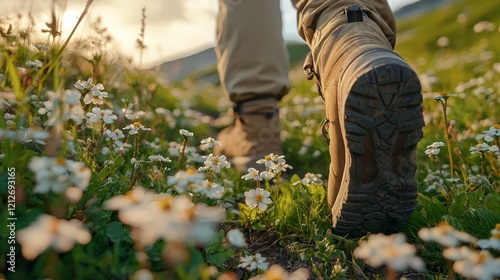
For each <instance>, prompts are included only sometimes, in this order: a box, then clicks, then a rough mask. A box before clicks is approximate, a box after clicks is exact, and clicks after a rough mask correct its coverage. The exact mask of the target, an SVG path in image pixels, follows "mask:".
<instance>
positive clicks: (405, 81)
mask: <svg viewBox="0 0 500 280" xmlns="http://www.w3.org/2000/svg"><path fill="white" fill-rule="evenodd" d="M353 2H354V1H353ZM329 28H330V30H329V32H324V31H325V30H328V28H324V29H323V30H322V32H324V33H323V34H327V35H324V36H323V37H322V36H321V35H320V36H317V37H318V38H315V40H316V41H313V42H312V45H311V50H312V61H311V60H310V61H309V62H308V61H306V63H305V65H304V69H305V71H306V73H307V74H309V76H315V77H316V78H317V82H318V86H319V88H320V92H321V94H322V96H323V98H324V100H325V105H326V118H327V127H325V129H327V130H328V135H329V138H330V140H329V147H330V157H331V164H330V172H329V179H328V203H329V204H330V206H331V207H332V214H333V227H334V230H335V233H337V234H342V235H344V234H351V235H362V234H365V233H367V232H391V231H394V230H396V229H397V227H398V226H400V225H401V224H404V223H406V222H407V221H408V219H409V217H410V215H411V214H412V212H413V211H414V209H415V205H416V202H417V196H418V185H417V182H416V180H415V172H416V168H417V164H416V157H415V150H416V146H417V143H418V142H419V141H420V139H422V137H423V133H422V127H423V125H424V121H423V117H422V104H421V103H422V95H421V87H420V82H419V80H418V77H417V75H416V73H415V72H414V71H413V70H412V68H411V67H410V66H409V65H408V64H407V63H406V62H405V61H404V60H403V59H402V58H401V57H400V56H398V55H397V54H396V53H395V52H394V51H393V45H391V43H390V42H389V40H388V39H387V38H386V36H385V35H384V33H383V32H382V30H381V28H380V27H379V26H377V24H376V23H375V22H374V21H373V20H372V19H370V17H369V16H368V15H367V13H365V12H363V11H361V9H359V7H358V6H357V5H352V6H348V7H346V10H345V11H344V12H343V13H341V14H339V15H337V16H335V17H333V18H332V20H331V21H330V22H329Z"/></svg>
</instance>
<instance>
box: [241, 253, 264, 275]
mask: <svg viewBox="0 0 500 280" xmlns="http://www.w3.org/2000/svg"><path fill="white" fill-rule="evenodd" d="M238 267H240V268H245V269H247V270H248V271H254V270H256V269H260V270H264V271H265V270H267V269H268V268H269V263H268V262H266V258H264V257H262V255H261V254H260V253H257V254H255V255H251V256H244V257H241V258H240V264H239V265H238Z"/></svg>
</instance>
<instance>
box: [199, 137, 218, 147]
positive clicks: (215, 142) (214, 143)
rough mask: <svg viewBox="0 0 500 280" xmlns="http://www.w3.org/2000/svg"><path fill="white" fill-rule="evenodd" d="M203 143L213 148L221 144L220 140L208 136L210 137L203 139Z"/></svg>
mask: <svg viewBox="0 0 500 280" xmlns="http://www.w3.org/2000/svg"><path fill="white" fill-rule="evenodd" d="M201 144H202V145H205V146H207V148H213V147H215V146H220V142H219V140H215V139H214V138H212V137H208V138H205V139H203V140H201Z"/></svg>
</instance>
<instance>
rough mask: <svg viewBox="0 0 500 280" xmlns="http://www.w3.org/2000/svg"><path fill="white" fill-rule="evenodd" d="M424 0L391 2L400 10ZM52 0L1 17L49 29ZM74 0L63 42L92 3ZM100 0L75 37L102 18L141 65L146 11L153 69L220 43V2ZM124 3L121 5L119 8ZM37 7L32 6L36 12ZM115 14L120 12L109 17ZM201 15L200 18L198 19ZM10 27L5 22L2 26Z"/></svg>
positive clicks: (19, 2)
mask: <svg viewBox="0 0 500 280" xmlns="http://www.w3.org/2000/svg"><path fill="white" fill-rule="evenodd" d="M416 1H418V0H389V1H388V2H389V5H390V6H391V8H392V9H393V10H394V11H395V10H397V9H399V8H401V7H402V6H404V5H407V4H409V3H412V2H416ZM51 2H52V1H49V0H36V1H35V0H0V16H1V17H2V18H5V17H6V16H14V15H15V14H19V13H20V14H23V15H27V14H28V11H29V10H30V9H32V11H33V14H34V15H35V16H37V17H38V19H39V20H38V21H39V22H41V24H40V25H39V26H37V27H36V28H37V29H38V30H40V29H41V28H44V27H45V26H44V24H43V22H45V21H49V19H50V8H51ZM75 2H76V1H68V3H67V6H66V10H65V11H66V12H65V13H64V15H63V16H62V18H63V26H62V38H63V39H64V38H66V37H67V35H68V34H69V32H70V30H71V29H72V27H73V26H74V24H75V23H76V21H77V18H78V16H79V15H80V14H81V12H82V11H83V8H84V6H85V3H86V1H78V2H77V3H75ZM124 2H125V1H123V0H122V1H118V0H94V3H93V4H92V7H91V9H90V12H89V13H88V14H87V16H86V19H84V21H83V22H82V24H81V25H80V26H79V28H78V30H77V32H76V34H75V37H74V38H84V36H85V34H86V33H85V31H86V30H87V29H89V23H90V22H92V21H95V20H96V19H97V18H98V17H99V16H101V17H102V25H103V27H107V28H108V29H109V33H110V34H111V35H112V37H113V39H114V42H115V46H113V48H114V50H117V51H118V52H120V53H122V54H124V55H125V56H127V57H131V58H132V59H133V61H134V64H136V65H137V64H138V62H139V51H138V49H137V48H136V39H137V38H138V37H139V32H140V28H141V9H142V8H143V7H145V8H146V29H145V39H144V43H145V44H146V46H147V49H145V50H144V53H143V67H152V66H154V65H158V64H160V63H162V62H164V61H168V60H172V59H176V58H180V57H184V56H187V55H190V54H194V53H196V52H199V51H202V50H204V49H206V48H209V47H213V46H214V45H215V26H216V14H217V10H218V5H217V1H216V0H204V1H199V0H183V1H182V2H181V1H178V0H148V1H145V2H144V3H140V2H138V1H130V0H128V1H126V2H127V3H126V4H125V5H124V4H123V3H124ZM118 3H119V4H118ZM31 5H33V6H32V8H30V7H31ZM281 10H282V17H283V37H284V38H285V40H287V41H300V42H302V39H301V38H300V37H299V36H298V33H297V29H296V11H295V9H294V8H293V7H292V5H291V2H290V1H289V0H281ZM109 11H114V12H112V13H109ZM193 14H195V15H196V17H193V16H192V15H193ZM4 25H5V23H4V22H2V27H3V26H4ZM4 28H5V27H4Z"/></svg>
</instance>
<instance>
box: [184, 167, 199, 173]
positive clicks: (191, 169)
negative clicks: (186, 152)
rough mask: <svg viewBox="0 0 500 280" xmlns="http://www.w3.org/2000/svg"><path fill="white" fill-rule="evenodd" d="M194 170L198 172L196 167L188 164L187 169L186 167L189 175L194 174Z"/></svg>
mask: <svg viewBox="0 0 500 280" xmlns="http://www.w3.org/2000/svg"><path fill="white" fill-rule="evenodd" d="M196 172H198V170H196V168H194V167H192V166H190V167H189V168H188V169H186V173H187V174H189V175H194V174H196Z"/></svg>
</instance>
